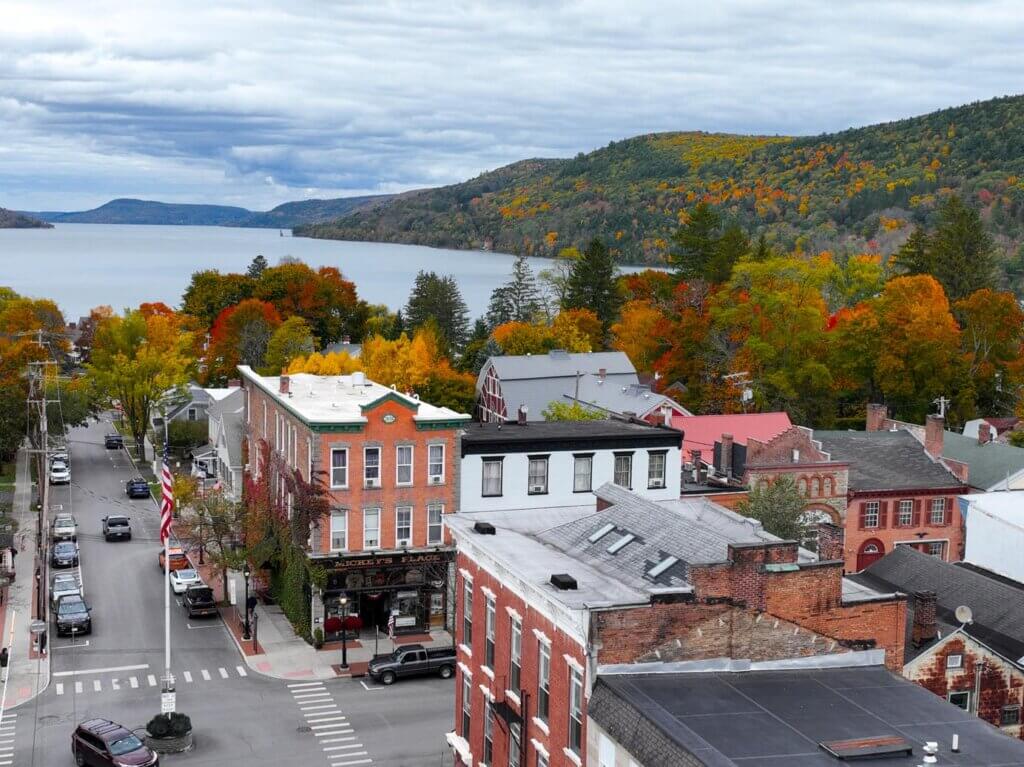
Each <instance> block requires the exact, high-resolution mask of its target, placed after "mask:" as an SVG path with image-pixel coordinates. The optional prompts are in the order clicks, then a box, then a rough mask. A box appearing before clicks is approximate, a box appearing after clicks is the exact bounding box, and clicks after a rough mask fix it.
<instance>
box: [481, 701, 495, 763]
mask: <svg viewBox="0 0 1024 767" xmlns="http://www.w3.org/2000/svg"><path fill="white" fill-rule="evenodd" d="M493 759H494V709H493V707H492V706H491V702H490V701H489V700H488V701H485V702H484V758H483V759H481V760H480V764H487V765H489V764H491V762H492V760H493Z"/></svg>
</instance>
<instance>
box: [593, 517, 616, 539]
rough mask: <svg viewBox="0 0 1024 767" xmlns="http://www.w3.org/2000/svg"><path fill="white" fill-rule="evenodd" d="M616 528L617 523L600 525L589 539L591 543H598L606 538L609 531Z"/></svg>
mask: <svg viewBox="0 0 1024 767" xmlns="http://www.w3.org/2000/svg"><path fill="white" fill-rule="evenodd" d="M614 529H615V525H613V524H611V523H610V522H609V523H608V524H607V525H605V526H604V527H600V528H598V529H597V530H595V531H594V534H593V535H591V536H590V537H589V538H587V540H588V541H590V542H591V543H597V542H598V541H599V540H601V539H602V538H604V537H605V536H606V535H608V533H610V532H611V531H612V530H614Z"/></svg>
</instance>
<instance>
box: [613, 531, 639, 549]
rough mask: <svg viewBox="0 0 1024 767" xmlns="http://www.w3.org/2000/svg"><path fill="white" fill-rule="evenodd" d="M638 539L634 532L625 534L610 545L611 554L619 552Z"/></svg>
mask: <svg viewBox="0 0 1024 767" xmlns="http://www.w3.org/2000/svg"><path fill="white" fill-rule="evenodd" d="M634 540H636V536H635V535H633V533H626V534H625V535H624V536H622V537H621V538H619V540H617V541H615V543H613V544H612V545H611V546H609V547H608V553H609V554H618V553H619V552H620V551H622V550H623V549H624V548H626V546H627V545H628V544H629V543H631V542H632V541H634Z"/></svg>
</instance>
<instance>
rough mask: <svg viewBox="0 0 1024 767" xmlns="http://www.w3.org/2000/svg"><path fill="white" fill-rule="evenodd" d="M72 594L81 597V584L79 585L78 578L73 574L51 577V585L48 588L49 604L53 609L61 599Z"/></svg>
mask: <svg viewBox="0 0 1024 767" xmlns="http://www.w3.org/2000/svg"><path fill="white" fill-rule="evenodd" d="M72 594H77V595H78V596H81V595H82V584H81V583H79V581H78V576H76V575H74V574H73V573H58V574H57V575H55V576H53V585H52V586H51V587H50V604H51V605H52V606H53V608H54V609H56V607H57V601H58V600H59V599H60V598H61V597H63V596H69V595H72Z"/></svg>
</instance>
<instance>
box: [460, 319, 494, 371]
mask: <svg viewBox="0 0 1024 767" xmlns="http://www.w3.org/2000/svg"><path fill="white" fill-rule="evenodd" d="M490 337H491V332H490V330H489V329H488V327H487V322H486V321H485V320H484V319H483V318H482V317H480V318H478V319H477V321H476V322H475V323H473V332H472V333H471V334H470V336H469V340H468V341H466V346H465V348H463V350H462V356H461V357H459V363H458V365H457V366H456V367H457V368H458V369H459V370H462V371H463V372H466V373H479V372H480V368H479V367H477V366H476V363H477V356H478V355H479V354H480V351H481V349H483V348H484V346H486V345H487V340H488V339H489V338H490Z"/></svg>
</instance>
